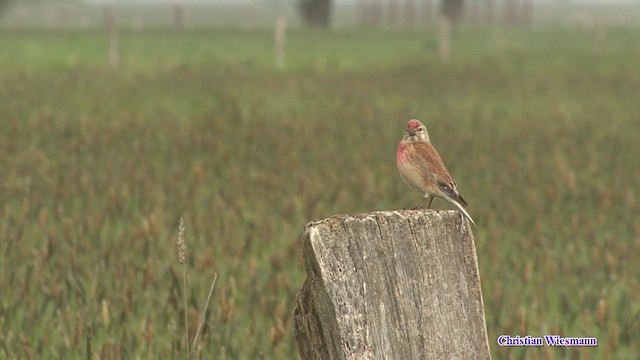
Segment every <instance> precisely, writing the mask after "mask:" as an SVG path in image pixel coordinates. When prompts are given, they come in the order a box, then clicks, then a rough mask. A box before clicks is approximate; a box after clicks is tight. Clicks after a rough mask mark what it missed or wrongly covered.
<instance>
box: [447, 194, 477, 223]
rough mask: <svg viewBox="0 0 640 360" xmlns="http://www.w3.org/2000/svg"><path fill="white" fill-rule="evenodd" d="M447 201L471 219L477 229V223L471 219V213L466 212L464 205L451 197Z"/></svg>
mask: <svg viewBox="0 0 640 360" xmlns="http://www.w3.org/2000/svg"><path fill="white" fill-rule="evenodd" d="M446 199H447V200H448V201H449V202H450V203H452V204H453V205H455V206H456V207H457V208H458V209H460V211H462V213H463V214H464V216H465V217H466V218H467V219H469V221H471V223H472V224H473V226H475V227H477V225H476V222H475V221H473V219H472V218H471V215H469V213H468V212H467V210H465V208H464V206H462V204H460V203H459V202H457V201H456V200H454V199H452V198H450V197H448V196H447V197H446Z"/></svg>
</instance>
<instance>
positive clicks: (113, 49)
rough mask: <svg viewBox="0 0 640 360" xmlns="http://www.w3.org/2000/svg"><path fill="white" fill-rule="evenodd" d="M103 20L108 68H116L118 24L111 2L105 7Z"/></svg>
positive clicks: (118, 54)
mask: <svg viewBox="0 0 640 360" xmlns="http://www.w3.org/2000/svg"><path fill="white" fill-rule="evenodd" d="M104 20H105V27H106V30H107V36H108V37H109V45H108V46H109V49H108V53H109V66H111V67H117V66H118V63H119V61H120V50H119V45H118V22H117V20H116V15H115V9H114V5H113V1H112V2H110V3H108V4H107V5H105V8H104Z"/></svg>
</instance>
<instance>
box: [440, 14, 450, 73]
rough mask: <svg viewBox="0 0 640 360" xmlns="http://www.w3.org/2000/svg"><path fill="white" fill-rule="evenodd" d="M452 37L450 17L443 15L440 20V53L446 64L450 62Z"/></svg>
mask: <svg viewBox="0 0 640 360" xmlns="http://www.w3.org/2000/svg"><path fill="white" fill-rule="evenodd" d="M450 37H451V22H450V21H449V18H448V17H446V16H443V15H441V16H440V17H439V19H438V53H439V54H440V59H442V61H444V62H449V52H450V50H451V49H450V47H451V45H450V44H449V42H450V39H449V38H450Z"/></svg>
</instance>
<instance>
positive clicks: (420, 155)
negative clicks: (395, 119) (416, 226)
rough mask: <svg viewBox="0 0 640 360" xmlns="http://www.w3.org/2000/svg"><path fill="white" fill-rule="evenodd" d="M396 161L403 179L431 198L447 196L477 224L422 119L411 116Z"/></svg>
mask: <svg viewBox="0 0 640 360" xmlns="http://www.w3.org/2000/svg"><path fill="white" fill-rule="evenodd" d="M396 164H397V165H398V171H399V172H400V176H401V177H402V180H404V182H405V183H407V185H409V187H410V188H412V189H414V190H416V191H418V192H420V193H423V194H424V197H425V199H430V201H429V206H428V208H430V207H431V202H432V201H433V198H434V197H439V198H441V199H444V200H447V201H448V202H450V203H452V204H453V205H455V206H456V207H457V208H458V209H460V211H462V213H463V214H464V215H465V216H466V217H467V219H469V221H471V223H473V225H475V224H476V223H475V222H474V221H473V219H472V218H471V216H470V215H469V213H468V212H467V211H466V210H465V209H464V207H465V206H468V204H467V202H466V201H465V200H464V199H463V198H462V195H460V193H458V189H457V188H456V183H455V181H453V178H452V177H451V175H449V171H448V170H447V168H446V167H445V166H444V163H443V162H442V159H441V158H440V154H438V151H436V149H435V148H434V147H433V145H431V141H430V140H429V133H427V128H426V127H425V126H424V125H423V124H422V123H421V122H420V121H418V120H415V119H414V120H410V121H409V123H407V130H406V131H405V134H404V137H403V138H402V140H401V141H400V143H399V144H398V151H397V153H396Z"/></svg>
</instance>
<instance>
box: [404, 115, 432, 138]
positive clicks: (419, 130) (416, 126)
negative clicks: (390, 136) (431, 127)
mask: <svg viewBox="0 0 640 360" xmlns="http://www.w3.org/2000/svg"><path fill="white" fill-rule="evenodd" d="M403 140H404V141H410V142H429V133H428V132H427V127H426V126H424V125H423V124H422V123H421V122H420V121H418V120H415V119H413V120H409V122H408V123H407V130H406V131H405V133H404V138H403Z"/></svg>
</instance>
